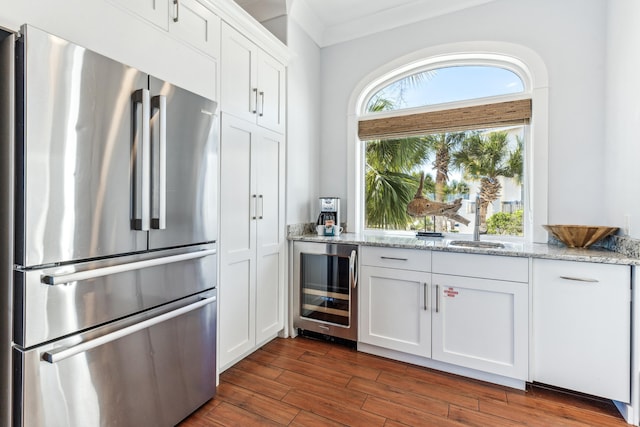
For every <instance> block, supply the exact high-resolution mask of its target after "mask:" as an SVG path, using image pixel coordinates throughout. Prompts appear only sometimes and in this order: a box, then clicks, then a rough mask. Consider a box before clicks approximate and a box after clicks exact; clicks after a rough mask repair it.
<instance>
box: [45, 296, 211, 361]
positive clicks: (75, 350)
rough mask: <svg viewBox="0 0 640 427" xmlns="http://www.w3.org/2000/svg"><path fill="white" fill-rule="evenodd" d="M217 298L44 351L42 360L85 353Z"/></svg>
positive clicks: (59, 359)
mask: <svg viewBox="0 0 640 427" xmlns="http://www.w3.org/2000/svg"><path fill="white" fill-rule="evenodd" d="M216 299H217V298H216V297H215V296H213V297H210V298H206V299H203V300H200V301H198V302H195V303H193V304H189V305H187V306H185V307H182V308H179V309H177V310H173V311H170V312H169V313H165V314H161V315H160V316H157V317H153V318H151V319H148V320H145V321H143V322H140V323H136V324H135V325H131V326H127V327H126V328H122V329H120V330H117V331H115V332H112V333H110V334H107V335H103V336H101V337H99V338H96V339H93V340H90V341H86V342H83V343H82V344H78V345H75V346H73V347H68V348H65V349H62V350H54V351H46V352H44V353H42V360H44V361H45V362H49V363H57V362H60V361H62V360H64V359H68V358H69V357H71V356H75V355H76V354H79V353H84V352H85V351H89V350H91V349H93V348H96V347H99V346H101V345H104V344H107V343H110V342H111V341H115V340H118V339H120V338H123V337H126V336H127V335H131V334H133V333H135V332H138V331H141V330H143V329H147V328H150V327H152V326H153V325H157V324H158V323H162V322H165V321H167V320H169V319H173V318H174V317H178V316H181V315H183V314H185V313H189V312H190V311H194V310H197V309H199V308H200V307H203V306H205V305H207V304H211V303H213V302H215V301H216Z"/></svg>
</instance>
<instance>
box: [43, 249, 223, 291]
mask: <svg viewBox="0 0 640 427" xmlns="http://www.w3.org/2000/svg"><path fill="white" fill-rule="evenodd" d="M215 253H216V250H215V249H204V250H201V251H197V252H189V253H186V254H180V255H171V256H167V257H161V258H153V259H147V260H144V261H135V262H129V263H126V264H118V265H112V266H109V267H103V268H96V269H94V270H87V271H78V272H75V273H67V274H60V275H53V274H51V275H50V274H43V275H42V276H40V282H41V283H44V284H45V285H63V284H66V283H71V282H77V281H79V280H88V279H95V278H98V277H104V276H108V275H111V274H116V273H124V272H127V271H133V270H140V269H142V268H149V267H155V266H158V265H163V264H171V263H174V262H179V261H188V260H191V259H196V258H203V257H206V256H209V255H214V254H215Z"/></svg>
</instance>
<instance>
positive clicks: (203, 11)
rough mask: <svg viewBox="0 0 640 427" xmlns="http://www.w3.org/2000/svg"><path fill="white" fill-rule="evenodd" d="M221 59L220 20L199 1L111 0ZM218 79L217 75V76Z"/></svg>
mask: <svg viewBox="0 0 640 427" xmlns="http://www.w3.org/2000/svg"><path fill="white" fill-rule="evenodd" d="M107 1H109V2H112V3H116V4H117V5H119V6H120V7H122V8H124V9H126V10H128V11H130V12H132V13H134V14H136V15H138V16H140V17H142V18H143V19H145V20H147V21H149V22H151V23H152V24H155V25H156V26H158V27H159V28H161V29H163V30H165V31H168V32H169V34H171V35H172V36H174V37H176V38H177V39H179V40H181V41H184V42H186V43H188V44H189V45H191V46H193V47H194V48H196V49H198V50H200V51H202V52H204V53H206V54H207V55H210V56H212V57H214V58H220V18H219V17H218V16H217V15H216V14H215V13H213V12H212V11H210V10H209V9H207V8H206V7H205V6H204V5H203V4H201V3H200V2H198V1H197V0H107ZM214 77H215V76H214Z"/></svg>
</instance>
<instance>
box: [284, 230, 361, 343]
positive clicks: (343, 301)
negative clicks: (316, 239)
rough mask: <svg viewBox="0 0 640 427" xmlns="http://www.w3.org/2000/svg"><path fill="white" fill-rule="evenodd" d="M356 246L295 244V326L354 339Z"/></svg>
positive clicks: (307, 332) (308, 331)
mask: <svg viewBox="0 0 640 427" xmlns="http://www.w3.org/2000/svg"><path fill="white" fill-rule="evenodd" d="M357 254H358V247H357V246H354V245H344V244H322V243H308V242H295V243H294V262H293V265H294V315H293V319H294V328H297V329H298V331H299V333H300V334H301V335H312V336H317V335H321V336H323V337H326V338H338V339H344V340H348V341H352V342H355V341H357V339H358V331H357V318H358V316H357V307H358V305H357V289H356V286H357Z"/></svg>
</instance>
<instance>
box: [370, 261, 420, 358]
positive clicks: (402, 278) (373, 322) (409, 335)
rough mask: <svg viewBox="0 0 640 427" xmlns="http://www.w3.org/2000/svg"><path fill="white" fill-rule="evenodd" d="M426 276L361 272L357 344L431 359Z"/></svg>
mask: <svg viewBox="0 0 640 427" xmlns="http://www.w3.org/2000/svg"><path fill="white" fill-rule="evenodd" d="M429 276H430V275H429V274H428V273H423V272H417V271H408V270H398V269H391V268H380V267H369V266H366V267H363V268H362V271H361V272H360V279H359V284H358V287H359V288H360V294H359V297H360V305H359V313H360V316H359V319H360V320H359V323H358V329H359V330H358V341H360V342H364V343H367V344H372V345H377V346H381V347H385V348H390V349H393V350H398V351H402V352H405V353H411V354H416V355H419V356H423V357H430V356H431V312H430V301H428V296H429Z"/></svg>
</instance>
